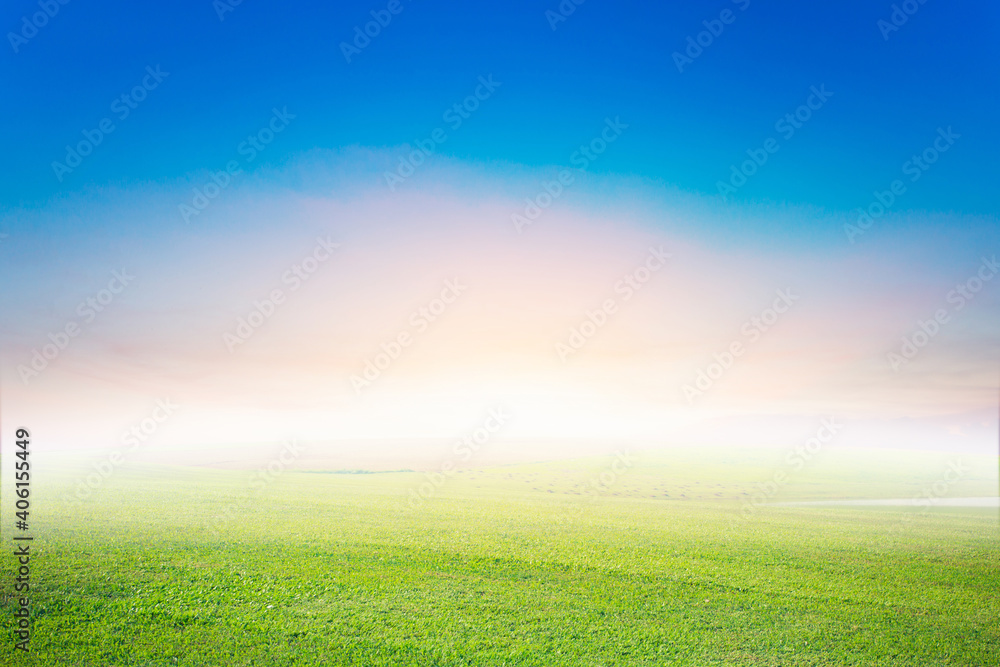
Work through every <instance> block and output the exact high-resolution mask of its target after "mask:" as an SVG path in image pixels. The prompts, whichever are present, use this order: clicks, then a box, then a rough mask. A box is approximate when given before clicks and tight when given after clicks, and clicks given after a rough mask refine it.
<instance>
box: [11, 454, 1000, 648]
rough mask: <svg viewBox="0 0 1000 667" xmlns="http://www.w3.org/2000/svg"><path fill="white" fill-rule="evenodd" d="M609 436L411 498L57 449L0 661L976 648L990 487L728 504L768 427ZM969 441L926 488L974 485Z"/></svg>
mask: <svg viewBox="0 0 1000 667" xmlns="http://www.w3.org/2000/svg"><path fill="white" fill-rule="evenodd" d="M967 460H968V459H967ZM614 461H615V457H613V456H608V457H592V458H587V459H578V460H572V461H550V462H542V463H525V464H517V465H502V466H491V467H479V468H467V469H463V470H460V471H459V472H457V473H455V474H454V475H452V476H450V477H448V478H447V480H446V481H445V482H444V483H443V484H441V485H440V486H436V487H434V491H433V494H432V496H431V497H429V498H422V499H421V500H420V501H414V500H413V498H414V496H413V494H412V493H411V492H412V491H414V490H415V489H419V488H420V485H421V484H425V483H426V482H427V478H426V477H425V475H424V474H422V473H419V472H384V473H379V472H373V473H371V474H357V471H353V472H352V473H347V472H336V471H324V470H309V471H294V470H288V471H285V472H283V473H282V474H280V475H278V476H277V477H276V478H275V479H274V480H273V481H271V482H270V483H269V484H267V485H266V486H263V487H261V486H259V485H250V484H248V477H249V471H247V470H213V469H205V468H193V467H187V468H185V467H172V468H168V467H162V466H137V467H130V468H124V469H122V470H120V471H118V472H116V473H115V475H114V477H113V478H111V479H110V480H109V481H108V483H107V484H106V485H105V486H103V487H102V488H100V489H99V490H98V491H97V492H95V493H94V494H93V496H92V497H91V498H89V499H88V500H87V501H85V502H82V503H77V504H67V503H66V502H64V500H63V499H64V497H65V496H64V493H65V491H66V489H67V488H68V484H67V480H70V479H71V478H72V475H70V476H69V477H66V478H65V479H63V480H62V481H60V482H58V483H56V482H51V483H48V484H45V485H42V486H41V487H40V488H39V489H38V490H37V492H36V494H35V496H34V501H35V505H34V508H35V509H34V512H35V515H34V523H33V526H32V532H33V534H34V535H35V541H34V546H33V555H34V557H33V561H32V568H33V570H32V578H33V590H32V604H33V608H32V613H33V636H32V640H31V653H30V654H28V655H23V654H18V655H15V654H13V651H12V641H9V640H7V639H5V644H6V646H5V647H4V649H3V651H4V657H3V660H2V661H0V662H3V663H4V664H26V665H80V666H90V665H93V666H98V665H99V666H101V667H105V666H107V665H148V666H154V665H155V666H168V665H170V666H173V665H190V666H194V665H358V666H362V665H364V666H369V665H372V666H375V665H378V666H387V667H388V666H397V665H400V666H401V665H420V666H435V665H438V666H446V665H448V666H451V665H455V666H458V665H469V666H471V665H537V666H540V667H541V666H550V665H567V666H568V665H574V666H579V665H586V666H592V667H598V666H605V667H608V666H612V665H690V666H692V667H695V666H697V667H708V666H714V665H720V666H721V665H727V666H730V665H737V666H740V665H747V666H750V665H753V666H778V665H782V666H784V665H788V666H791V665H803V666H805V665H815V666H818V665H830V666H837V667H842V666H846V665H885V666H890V665H891V666H892V667H904V666H913V667H932V666H945V665H949V666H954V665H969V666H977V667H980V666H983V665H991V664H997V662H996V660H997V655H1000V623H998V621H997V619H998V618H1000V596H998V595H997V591H998V590H1000V540H998V525H997V510H996V509H983V508H960V507H958V508H956V507H932V508H930V509H927V510H924V509H922V508H915V507H888V508H887V507H880V508H858V507H850V508H846V507H845V508H839V507H835V508H831V507H823V508H816V507H780V506H778V507H776V506H773V505H771V504H759V505H748V504H747V499H748V498H751V497H752V495H753V493H754V492H755V491H758V492H759V490H760V489H761V488H762V487H761V486H760V484H761V483H762V481H766V480H768V479H771V478H772V477H773V472H774V471H775V470H776V469H781V467H782V466H783V465H785V464H784V463H783V459H782V457H781V456H780V454H778V453H773V452H763V451H762V452H755V453H752V454H748V453H744V454H739V455H737V454H734V453H732V452H716V453H706V452H704V451H702V452H694V453H692V452H689V451H687V450H675V451H671V452H650V451H643V452H637V453H633V454H630V458H629V460H628V465H627V466H625V465H621V464H619V465H618V466H614ZM947 461H948V457H946V456H944V455H934V454H916V455H906V454H902V453H899V452H876V453H866V454H864V455H859V454H858V453H856V452H855V453H848V452H845V453H842V454H841V455H839V457H838V455H835V454H831V455H830V456H828V457H826V459H825V460H824V464H823V465H822V466H814V467H812V468H809V469H806V470H802V471H792V472H795V474H794V475H792V474H791V473H790V477H791V480H790V481H789V482H788V483H787V484H786V485H784V486H783V487H782V488H780V489H779V490H778V491H777V492H776V493H774V494H772V496H769V497H768V498H767V501H768V503H771V502H777V501H785V500H790V499H796V498H832V497H876V496H880V497H897V496H898V497H904V498H908V497H912V496H914V495H916V494H918V493H920V492H921V489H925V488H928V486H929V485H932V484H933V482H934V481H935V480H936V479H938V478H940V477H941V475H942V474H943V472H944V471H945V470H946V469H947ZM977 463H978V464H979V465H977V467H976V468H975V469H976V470H977V471H978V472H974V473H970V474H968V475H966V476H965V477H964V478H963V479H961V480H959V481H957V482H955V483H954V484H952V485H951V486H950V487H949V488H948V495H949V496H992V495H996V459H995V457H994V458H992V459H979V460H977ZM983 471H985V472H983ZM424 488H425V490H426V489H427V488H429V487H424ZM748 506H749V507H752V508H753V509H752V510H747V509H746V508H747V507H748ZM5 513H7V514H9V513H10V512H6V511H5ZM7 518H9V517H6V516H5V521H4V530H5V543H7V544H11V542H10V533H9V532H8V531H9V527H8V525H7V524H8V523H9V522H8V521H6V519H7ZM10 551H11V550H9V549H6V548H5V549H4V552H5V557H4V560H3V564H4V572H7V573H10V572H12V568H13V567H14V566H13V560H12V557H11V556H10V553H9V552H10ZM8 578H11V577H9V575H8ZM9 591H10V586H9V585H8V584H7V583H6V582H5V584H4V592H5V593H9ZM14 608H15V606H14V603H13V601H11V600H9V599H7V598H5V599H4V602H3V610H4V613H3V618H4V622H5V625H6V626H7V628H12V627H13V620H12V619H13V610H14ZM4 636H5V637H8V638H9V637H10V636H11V635H10V633H8V632H7V631H6V630H5V631H4ZM8 660H9V662H7V661H8Z"/></svg>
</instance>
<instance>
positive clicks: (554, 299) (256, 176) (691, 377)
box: [0, 0, 1000, 448]
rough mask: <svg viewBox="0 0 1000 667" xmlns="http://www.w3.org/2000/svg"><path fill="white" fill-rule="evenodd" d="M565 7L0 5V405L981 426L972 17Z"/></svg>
mask: <svg viewBox="0 0 1000 667" xmlns="http://www.w3.org/2000/svg"><path fill="white" fill-rule="evenodd" d="M390 5H391V6H390ZM562 6H563V7H564V8H565V7H569V6H574V7H575V10H574V11H573V12H572V14H569V15H568V16H562V15H558V14H553V13H551V12H558V11H559V9H558V8H559V7H560V5H559V4H558V3H556V2H552V3H539V4H536V3H530V4H529V3H502V4H500V3H497V4H490V5H487V6H479V5H465V6H460V7H454V6H451V5H448V6H445V5H435V4H433V3H426V2H414V3H410V2H407V1H405V0H403V1H402V2H400V3H399V4H392V3H374V4H367V3H354V2H349V3H336V5H335V6H328V5H326V4H323V5H320V3H290V4H287V5H280V6H279V5H269V4H266V3H259V2H249V1H248V2H243V3H241V4H239V5H237V6H234V7H229V6H228V5H222V4H220V3H216V5H215V6H213V4H212V3H211V2H208V1H201V2H180V3H174V4H171V5H169V6H163V7H150V6H146V5H141V6H140V5H136V6H132V5H129V6H119V5H113V6H112V5H111V4H109V3H81V4H77V3H69V4H66V5H59V8H58V12H57V13H56V14H55V15H54V16H52V17H51V18H48V19H47V21H46V22H45V25H42V26H41V27H38V28H37V29H36V30H35V31H34V32H32V31H31V30H30V29H25V28H24V27H23V26H24V24H23V21H22V17H25V16H28V17H29V19H28V20H31V19H30V17H31V16H32V14H33V13H34V12H37V11H39V10H38V5H37V4H35V3H28V2H15V3H10V4H8V5H7V6H5V8H4V10H3V11H2V13H0V21H2V23H3V25H4V26H5V32H6V31H11V32H12V34H14V35H15V37H13V38H12V37H11V36H10V35H8V37H7V41H8V45H7V47H5V48H7V50H6V52H5V55H4V56H3V57H4V60H5V62H4V69H3V72H4V81H5V89H7V90H8V91H9V93H10V94H9V97H8V103H7V104H5V105H3V106H2V108H0V114H2V115H3V116H4V118H3V120H4V121H5V126H6V127H7V128H9V131H8V132H6V133H4V136H3V137H2V139H0V142H2V147H3V149H4V155H5V160H4V163H5V164H6V165H7V168H6V169H5V173H4V179H2V181H0V211H2V215H0V233H3V234H5V235H6V236H5V237H3V238H2V239H0V276H2V281H3V283H2V284H3V285H4V289H3V291H2V294H0V299H2V301H0V308H2V312H3V313H4V315H3V318H4V326H3V329H2V334H0V336H2V339H0V343H2V346H3V359H2V362H3V365H2V373H3V375H2V410H3V415H4V421H5V423H7V422H8V421H9V420H13V421H16V422H18V423H19V424H20V423H23V424H31V425H34V428H35V429H36V430H37V431H40V432H43V433H45V434H47V436H48V440H49V441H50V442H57V443H58V444H59V446H65V447H83V446H87V447H107V446H114V445H116V444H117V443H119V442H121V440H122V437H123V434H124V433H125V432H127V431H128V430H129V429H130V428H133V427H135V426H136V425H137V424H141V423H142V421H143V420H144V419H147V418H149V417H150V415H153V414H154V413H155V414H156V415H157V419H159V417H161V416H162V417H164V419H162V420H160V421H162V424H160V423H157V426H156V428H155V431H151V432H150V434H149V438H150V439H156V440H157V441H158V442H161V443H171V442H176V443H187V444H192V443H199V442H206V443H228V442H242V441H261V440H268V439H280V438H283V437H288V436H290V435H297V436H299V437H302V438H308V439H317V440H319V439H323V440H326V439H340V438H347V439H354V438H385V437H417V436H419V437H439V438H448V437H452V436H455V435H456V434H460V433H462V432H464V431H466V430H468V429H469V428H472V427H475V426H477V425H478V424H481V423H482V422H483V420H484V419H486V418H487V415H488V414H489V411H490V410H491V409H498V408H503V409H504V410H506V411H507V412H508V413H509V414H510V415H511V419H510V421H509V424H505V426H504V433H505V434H506V435H508V436H510V437H573V438H576V437H601V438H615V437H621V438H626V437H628V438H633V437H634V438H646V439H662V440H663V441H665V442H702V441H723V442H735V443H739V442H748V443H749V442H753V443H758V442H768V441H771V440H772V439H775V438H777V439H783V438H785V439H792V440H794V439H795V438H804V437H808V436H809V435H810V434H811V433H813V432H815V430H816V427H817V426H818V425H819V423H820V420H821V419H823V418H831V417H832V418H835V419H838V420H842V421H843V422H844V423H845V424H846V426H845V428H844V431H843V434H842V438H843V439H844V441H845V442H849V443H851V444H863V445H889V446H906V445H908V444H912V445H919V446H939V447H943V448H949V447H970V446H977V447H982V448H985V447H987V446H989V445H990V444H991V443H993V442H994V439H995V433H996V401H997V383H998V374H1000V370H998V364H997V361H996V360H997V355H998V352H1000V345H998V344H997V336H996V334H997V331H998V330H1000V316H998V313H1000V310H998V308H997V306H998V304H1000V279H995V280H994V278H995V276H996V274H997V273H998V272H1000V267H997V265H996V259H995V257H996V255H997V251H998V249H1000V248H998V246H1000V244H998V240H1000V238H998V237H1000V227H998V225H997V213H998V210H997V200H996V197H995V191H996V187H995V184H996V182H997V176H998V175H1000V174H998V168H997V163H996V155H997V151H996V148H997V146H998V141H997V139H998V130H997V128H996V123H995V118H994V115H995V114H994V109H995V107H996V91H995V86H994V85H992V84H991V83H990V82H993V81H996V75H997V73H998V51H997V47H996V32H997V10H996V9H995V8H994V7H992V6H991V5H989V3H985V2H982V3H979V2H959V3H952V4H944V3H927V4H925V5H919V9H918V10H917V12H916V13H915V14H913V15H912V16H910V17H909V18H908V19H907V21H906V22H905V23H903V24H902V25H900V26H899V29H898V30H891V29H887V28H886V27H885V26H886V25H889V24H883V25H882V26H881V27H880V26H879V21H880V20H885V21H891V14H892V12H893V9H892V6H891V3H887V4H886V5H885V6H882V5H880V4H878V3H875V4H872V3H853V2H849V3H835V4H833V3H826V4H822V5H820V6H812V5H809V6H800V3H780V2H779V3H774V2H772V3H764V2H759V1H758V0H739V1H738V2H721V1H720V2H713V3H707V2H705V3H684V4H683V6H678V7H669V6H666V7H665V6H656V7H655V8H649V7H646V6H644V5H642V4H638V3H602V2H599V1H598V0H591V1H590V2H585V3H583V4H581V5H579V6H575V5H571V4H570V3H563V5H562ZM229 9H231V11H228V10H229ZM390 9H395V10H398V11H397V13H395V14H393V13H392V12H391V11H390ZM547 11H548V12H550V13H549V14H546V12H547ZM372 12H375V14H374V17H373V14H372ZM220 13H221V19H220ZM387 16H388V17H390V18H391V20H387V19H386V18H385V17H387ZM557 16H558V18H556V17H557ZM562 18H565V20H560V19H562ZM379 19H381V20H382V21H383V22H384V23H386V25H384V26H379V27H378V28H377V33H378V34H377V35H375V36H374V37H370V38H367V42H366V41H365V39H366V38H361V37H357V36H356V31H355V27H359V30H362V31H363V30H364V27H363V26H365V24H366V23H367V22H370V21H376V20H379ZM372 25H375V24H372ZM370 31H371V32H372V33H374V32H376V29H375V28H371V29H370ZM703 31H709V32H718V33H719V34H717V35H710V34H709V32H703ZM699 33H702V35H703V36H701V37H700V39H701V41H702V44H703V46H700V47H697V48H695V47H692V46H691V44H692V43H693V44H695V45H696V46H697V40H698V39H699ZM25 35H29V36H27V37H25ZM689 36H690V37H691V38H692V42H688V37H689ZM709 37H711V39H709ZM344 44H346V45H347V46H345V45H344ZM699 49H700V50H699ZM675 52H676V53H678V54H680V55H674V54H675ZM345 54H346V55H345ZM123 95H124V96H125V97H124V98H123V97H122V96H123ZM140 98H141V99H140ZM786 114H790V115H789V116H787V117H786ZM81 142H82V143H81ZM421 146H423V147H424V148H423V149H421V148H420V147H421ZM415 151H417V152H415ZM421 151H426V152H427V153H430V155H425V154H424V153H423V152H421ZM75 156H78V157H75ZM227 171H228V173H227ZM859 208H862V209H865V210H867V211H869V214H870V216H871V217H868V218H866V217H861V216H860V215H859V211H858V209H859ZM254 313H258V314H254ZM260 313H262V314H260ZM241 321H242V322H243V323H241ZM258 324H259V326H258ZM46 346H48V347H46ZM380 355H382V356H380ZM46 357H48V358H46ZM369 364H370V365H369ZM158 401H159V402H160V403H159V406H160V407H159V408H158V407H157V406H158ZM164 402H166V403H164ZM163 405H168V406H172V405H177V406H178V407H177V408H172V407H170V408H164V407H163ZM157 410H159V412H157ZM147 423H149V422H147Z"/></svg>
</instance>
